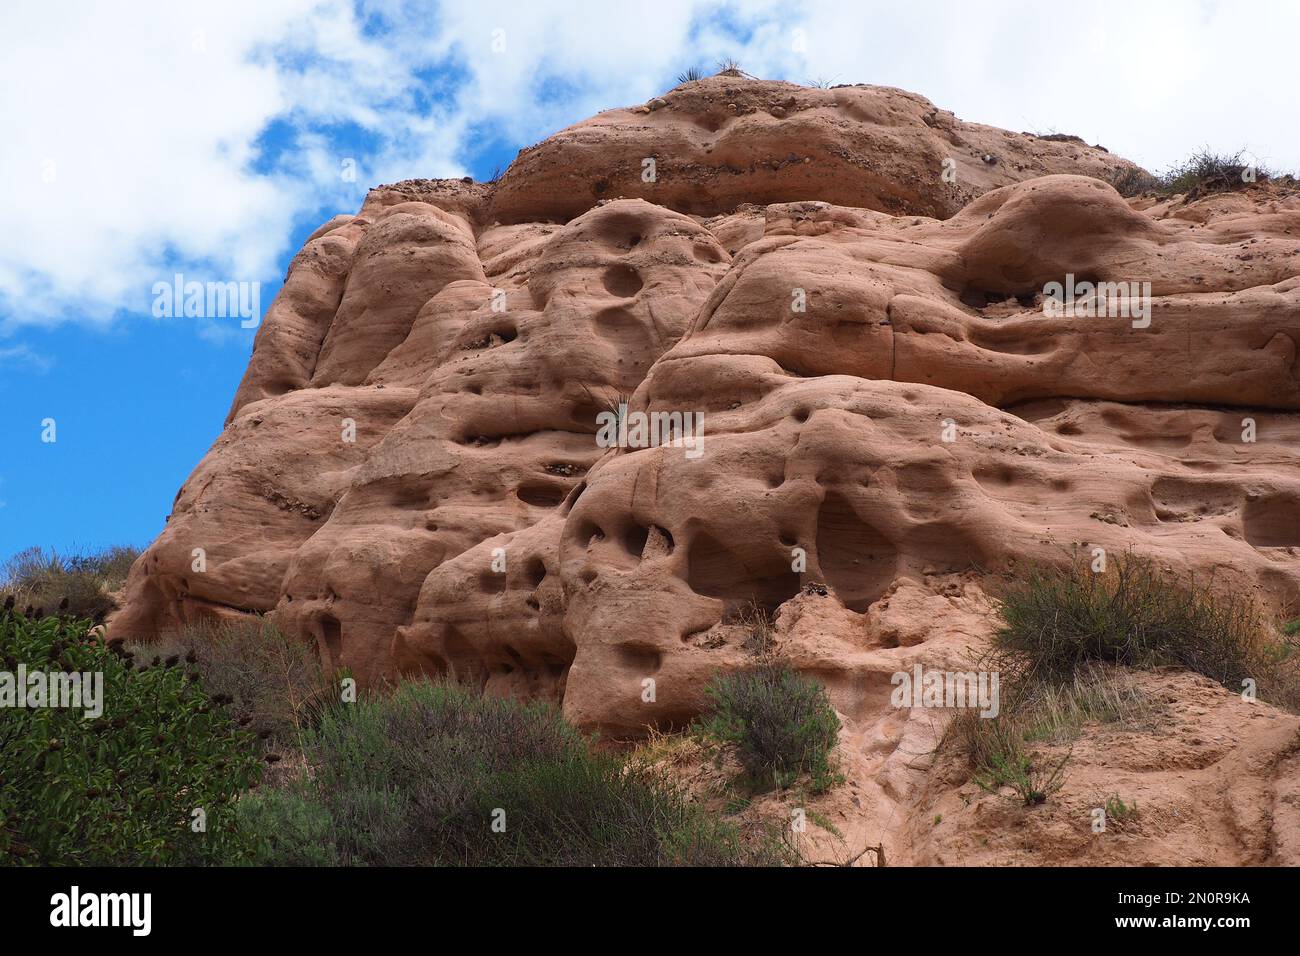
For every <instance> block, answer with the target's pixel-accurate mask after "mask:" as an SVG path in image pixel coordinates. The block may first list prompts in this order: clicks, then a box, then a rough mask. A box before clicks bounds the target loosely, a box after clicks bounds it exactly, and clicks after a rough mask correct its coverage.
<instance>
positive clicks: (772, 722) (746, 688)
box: [696, 663, 840, 793]
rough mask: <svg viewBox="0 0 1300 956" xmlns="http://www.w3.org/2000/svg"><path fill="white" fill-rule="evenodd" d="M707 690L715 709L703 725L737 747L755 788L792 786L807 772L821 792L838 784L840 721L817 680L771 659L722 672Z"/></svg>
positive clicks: (720, 740)
mask: <svg viewBox="0 0 1300 956" xmlns="http://www.w3.org/2000/svg"><path fill="white" fill-rule="evenodd" d="M705 693H706V694H707V695H708V697H709V701H710V704H711V708H710V712H709V713H708V714H707V715H706V716H705V717H704V718H703V719H701V720H700V721H699V722H697V725H696V726H697V729H698V730H699V732H701V733H702V734H703V735H704V736H705V737H706V738H709V739H712V740H714V741H716V742H718V743H722V744H728V745H732V746H734V747H735V748H736V753H737V756H738V757H739V758H740V762H741V765H742V766H743V767H744V768H745V772H746V775H747V778H748V780H747V782H748V783H749V785H750V786H751V787H753V788H754V789H756V790H764V789H771V788H772V787H777V788H782V787H788V786H790V784H791V783H793V782H794V781H795V779H796V778H797V777H798V776H799V775H800V774H802V773H808V774H810V775H811V777H812V790H813V792H815V793H819V792H821V791H824V790H827V789H829V788H830V787H831V786H833V785H834V784H835V782H836V777H835V774H834V772H833V771H832V768H831V751H832V750H834V749H835V743H836V740H837V739H838V738H839V732H840V720H839V717H837V716H836V714H835V708H833V707H832V706H831V704H830V701H829V700H828V699H827V698H826V691H825V689H824V688H823V687H822V685H821V684H819V683H817V681H815V680H812V679H810V678H807V677H804V676H803V675H801V674H799V673H798V672H797V671H795V670H794V669H793V668H791V667H790V666H789V665H788V664H784V663H771V664H763V665H760V666H758V667H755V668H753V669H750V670H745V671H740V672H738V673H734V674H727V675H723V676H720V677H717V678H715V679H714V680H713V682H712V683H711V684H710V685H709V686H708V687H707V688H706V690H705Z"/></svg>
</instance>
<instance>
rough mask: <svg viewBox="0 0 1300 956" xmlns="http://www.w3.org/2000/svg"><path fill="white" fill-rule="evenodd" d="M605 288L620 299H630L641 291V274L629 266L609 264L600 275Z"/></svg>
mask: <svg viewBox="0 0 1300 956" xmlns="http://www.w3.org/2000/svg"><path fill="white" fill-rule="evenodd" d="M601 282H602V283H603V284H604V286H605V289H606V290H607V291H608V292H609V293H610V294H611V295H616V296H618V297H619V298H621V299H630V298H632V296H634V295H636V294H637V293H638V292H640V291H641V286H642V284H643V283H642V282H641V276H640V274H638V273H637V271H636V270H635V269H633V268H632V267H631V266H625V265H617V266H610V267H609V268H608V269H606V270H605V273H604V275H602V276H601Z"/></svg>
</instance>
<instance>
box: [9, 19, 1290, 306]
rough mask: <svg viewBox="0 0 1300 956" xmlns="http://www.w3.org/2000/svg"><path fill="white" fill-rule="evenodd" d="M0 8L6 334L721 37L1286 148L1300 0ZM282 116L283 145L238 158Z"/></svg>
mask: <svg viewBox="0 0 1300 956" xmlns="http://www.w3.org/2000/svg"><path fill="white" fill-rule="evenodd" d="M5 25H6V28H7V29H6V33H7V36H8V42H7V43H6V44H5V45H4V47H3V49H0V76H3V78H4V82H3V83H0V116H3V117H4V119H5V136H6V141H5V144H4V148H3V149H0V208H3V209H5V211H6V213H7V220H8V221H7V223H6V226H7V228H6V229H5V230H4V231H3V232H0V332H3V331H4V330H5V329H6V328H8V329H9V330H10V331H12V329H13V328H14V327H15V326H17V325H22V324H26V323H49V322H52V321H57V320H61V319H80V320H85V321H101V322H102V321H106V320H108V319H109V318H110V317H111V316H112V314H113V312H114V311H115V310H118V309H123V308H125V309H129V310H135V311H139V312H147V309H148V302H149V289H150V286H151V285H152V283H153V282H154V281H156V280H158V279H160V278H167V277H168V276H169V275H170V273H171V271H172V269H173V268H180V269H182V270H183V271H185V272H186V273H187V274H190V273H197V272H200V271H204V272H206V273H207V274H209V275H212V276H213V277H214V278H221V279H231V280H249V281H255V280H261V281H267V280H269V279H273V278H275V277H277V276H278V275H279V274H280V272H281V268H282V264H283V262H284V261H285V259H286V258H287V256H288V255H289V254H290V253H291V251H292V250H289V249H288V248H287V243H288V241H289V235H290V231H291V227H292V224H293V221H294V218H295V216H301V215H304V214H310V213H312V212H314V211H316V210H318V209H321V208H325V209H326V210H327V211H328V212H331V213H332V212H334V211H341V210H348V209H353V208H355V207H356V205H357V204H358V203H359V201H360V198H361V195H362V189H363V187H364V186H365V185H367V184H371V183H375V182H382V181H392V180H396V179H402V178H408V177H418V176H451V175H460V174H461V173H462V172H464V168H463V164H464V163H465V162H466V160H467V157H468V151H469V150H472V149H473V147H474V145H475V143H476V142H478V141H479V138H480V137H481V136H482V135H483V134H484V131H485V130H486V131H488V132H489V133H491V134H494V135H496V136H498V137H502V138H505V139H507V140H513V141H517V142H520V143H521V144H522V143H530V142H533V141H535V140H536V139H538V138H540V137H541V136H544V135H546V134H547V133H549V132H550V131H552V130H554V129H556V128H558V127H560V126H563V125H566V124H568V123H571V122H575V121H577V120H579V119H581V118H583V117H584V116H586V115H588V114H590V113H593V112H596V111H597V110H600V109H606V108H609V107H613V106H619V105H625V104H628V103H633V102H640V101H643V100H645V99H646V98H648V97H649V96H652V95H654V94H655V93H656V92H659V91H660V90H661V89H662V87H663V86H664V84H665V81H670V80H671V77H672V76H673V75H675V74H676V73H677V72H679V71H680V70H682V69H685V68H686V67H688V66H691V65H699V66H702V67H706V68H709V67H712V65H713V63H714V62H715V61H716V60H717V59H718V58H719V57H722V56H734V57H735V58H737V59H738V60H739V61H740V62H741V65H742V66H743V67H744V68H745V69H746V70H748V71H749V72H751V73H754V74H756V75H760V76H785V77H787V78H789V79H792V80H796V81H805V80H809V79H813V78H827V79H831V80H833V81H835V82H843V83H851V82H871V83H880V84H885V85H892V86H901V87H905V88H907V89H912V90H915V91H916V92H919V93H921V94H923V95H925V96H927V97H929V98H930V99H931V100H933V101H934V102H935V103H937V104H938V105H940V106H942V107H945V108H948V109H952V110H954V111H955V112H957V113H958V114H959V115H961V116H962V117H963V118H964V119H967V120H973V121H977V122H985V123H991V124H995V125H1000V126H1006V127H1008V128H1011V129H1030V130H1040V131H1047V130H1057V131H1060V132H1068V133H1076V134H1078V135H1081V136H1083V137H1084V138H1085V139H1087V140H1088V141H1089V142H1100V143H1102V144H1104V145H1106V146H1107V147H1108V148H1110V149H1111V150H1113V151H1115V152H1118V153H1121V154H1124V155H1127V156H1129V157H1130V158H1133V159H1135V160H1137V161H1139V162H1141V163H1143V164H1145V165H1147V166H1148V167H1151V168H1156V169H1159V168H1163V167H1165V166H1168V165H1169V164H1171V163H1173V162H1175V161H1177V160H1178V159H1180V158H1182V157H1184V156H1186V155H1187V154H1189V153H1190V152H1192V151H1193V150H1195V149H1196V148H1198V147H1200V146H1202V145H1209V146H1211V147H1213V148H1216V149H1219V150H1233V149H1236V148H1238V147H1245V148H1248V149H1250V150H1251V151H1252V152H1253V153H1254V154H1255V155H1257V156H1258V157H1259V158H1261V159H1262V160H1264V161H1265V162H1266V163H1269V164H1271V165H1274V166H1277V167H1282V168H1284V169H1298V168H1300V128H1298V127H1297V126H1296V124H1295V123H1294V122H1293V121H1292V114H1293V113H1294V102H1295V89H1294V67H1293V62H1292V61H1293V54H1292V52H1291V51H1290V50H1289V49H1288V46H1289V44H1290V43H1291V42H1292V40H1291V38H1293V37H1294V36H1296V35H1298V34H1300V7H1297V6H1296V5H1294V4H1291V3H1287V2H1285V0H1282V2H1278V3H1277V4H1276V5H1273V4H1269V3H1266V2H1257V3H1254V4H1252V5H1250V6H1249V7H1247V8H1243V7H1242V6H1241V5H1240V4H1235V3H1231V2H1223V3H1211V2H1202V3H1199V4H1195V5H1192V4H1189V3H1187V2H1185V0H1163V2H1149V3H1133V2H1131V0H1123V2H1121V0H1096V2H1093V3H1091V4H1088V5H1087V6H1082V5H1080V6H1076V7H1074V8H1071V9H1069V10H1068V11H1067V10H1066V9H1065V8H1063V7H1062V6H1061V4H1060V3H1058V2H1046V0H1044V2H1042V3H1023V2H1022V3H1016V2H1007V3H1003V4H996V3H986V4H978V5H977V4H960V3H953V2H934V0H911V2H909V3H907V4H898V3H895V2H893V0H888V2H881V3H867V2H861V0H844V2H832V0H808V2H805V3H802V4H798V3H790V2H778V0H755V2H745V3H739V2H723V0H719V2H708V3H705V2H691V0H664V2H659V3H655V4H612V3H609V2H607V0H599V2H592V0H575V2H572V3H568V4H540V3H532V2H500V0H456V2H452V3H448V4H445V5H443V6H441V7H436V6H433V5H430V4H425V3H410V2H403V0H361V2H360V3H359V6H358V7H357V8H355V9H354V7H353V6H352V5H351V4H349V3H347V2H346V0H276V2H270V0H222V2H207V3H202V4H200V3H195V4H187V5H183V4H176V3H174V2H169V0H133V2H132V3H129V4H105V3H94V2H85V3H75V2H69V3H65V4H61V5H60V4H55V3H51V2H50V0H19V2H16V3H15V2H10V3H8V4H6V11H5ZM363 25H364V26H363ZM497 30H500V31H504V32H503V33H495V34H494V31H497ZM796 30H799V31H802V33H801V34H797V33H796V32H795V31H796ZM740 36H743V37H744V39H743V40H741V39H738V37H740ZM800 36H802V37H803V38H804V39H805V41H806V42H805V44H804V46H803V47H802V48H801V49H800V48H797V47H798V46H799V44H797V43H796V39H797V38H798V37H800ZM494 39H495V40H498V41H504V49H503V50H502V49H499V46H500V43H499V42H498V48H496V49H494V45H493V41H494ZM431 71H432V73H431ZM431 76H433V77H434V79H430V77H431ZM431 83H433V84H436V89H437V92H436V94H434V95H432V96H430V89H431V87H430V84H431ZM430 98H431V99H432V104H431V107H430V108H429V109H425V110H420V109H418V108H417V104H418V103H420V102H422V101H427V100H429V99H430ZM273 121H278V122H279V123H281V124H287V125H286V128H287V129H289V130H291V135H292V140H293V142H292V148H291V149H290V150H289V151H287V152H286V153H284V154H283V155H281V156H279V157H277V161H276V162H275V163H274V164H273V165H272V166H271V167H270V168H269V169H262V170H261V171H260V172H259V171H255V170H254V169H252V168H250V164H251V163H252V162H253V161H254V160H255V159H256V158H257V156H258V142H259V137H260V136H261V135H262V134H263V133H264V132H265V131H266V129H267V128H268V125H269V124H271V123H272V122H273ZM339 124H349V125H350V126H352V127H354V128H359V129H360V130H362V131H364V135H365V136H366V137H368V142H370V143H371V144H372V147H373V148H372V150H371V151H370V152H367V153H365V154H364V155H362V156H356V157H352V158H355V159H356V160H357V163H358V179H359V182H358V183H357V184H355V185H350V184H347V183H345V182H344V181H343V180H341V179H340V176H339V171H340V166H341V163H342V162H343V160H345V159H347V158H349V156H348V155H343V154H342V153H341V149H342V147H340V146H339V145H338V140H337V139H336V138H334V136H333V135H332V133H331V128H332V127H337V126H338V125H339ZM47 180H48V181H47Z"/></svg>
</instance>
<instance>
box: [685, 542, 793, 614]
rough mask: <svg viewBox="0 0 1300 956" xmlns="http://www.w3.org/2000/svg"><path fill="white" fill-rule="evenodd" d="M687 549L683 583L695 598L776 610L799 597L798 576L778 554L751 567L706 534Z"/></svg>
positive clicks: (750, 559) (769, 554)
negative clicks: (748, 604)
mask: <svg viewBox="0 0 1300 956" xmlns="http://www.w3.org/2000/svg"><path fill="white" fill-rule="evenodd" d="M687 548H688V550H687V572H686V583H687V584H688V585H690V588H691V590H692V591H694V592H695V593H696V594H703V595H704V596H705V597H712V598H720V599H722V600H724V601H733V602H744V601H754V602H756V603H759V604H763V605H766V606H770V607H776V606H778V605H780V604H782V603H784V602H785V601H788V600H790V598H792V597H794V596H795V595H796V594H798V593H799V575H798V574H796V573H795V572H794V571H792V570H791V569H790V560H789V559H788V558H787V557H785V556H784V555H783V554H782V553H781V552H779V551H774V552H771V553H768V554H765V555H763V556H762V557H761V558H760V559H759V561H760V562H761V563H759V564H757V565H756V566H755V565H754V563H753V562H754V559H753V557H752V556H751V557H750V558H749V559H748V563H747V561H746V560H742V559H741V557H740V556H739V555H738V554H736V553H735V552H734V551H732V550H731V549H729V548H728V547H727V546H726V545H725V544H723V543H722V542H721V541H719V540H717V539H716V538H714V537H713V536H712V535H710V534H709V533H708V532H700V533H698V534H696V535H695V536H694V537H693V538H692V539H691V541H690V543H689V544H688V546H687Z"/></svg>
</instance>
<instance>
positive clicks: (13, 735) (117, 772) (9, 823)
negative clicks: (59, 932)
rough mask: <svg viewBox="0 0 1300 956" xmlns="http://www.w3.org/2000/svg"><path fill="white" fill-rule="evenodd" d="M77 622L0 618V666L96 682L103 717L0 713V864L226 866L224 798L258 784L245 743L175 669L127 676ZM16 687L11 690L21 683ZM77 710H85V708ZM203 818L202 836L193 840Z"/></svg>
mask: <svg viewBox="0 0 1300 956" xmlns="http://www.w3.org/2000/svg"><path fill="white" fill-rule="evenodd" d="M89 626H90V624H89V622H88V621H74V620H67V619H64V620H60V619H57V618H49V617H47V618H44V619H42V620H39V621H33V620H28V619H26V618H24V617H23V616H21V615H18V614H15V613H13V612H12V611H10V610H9V609H7V608H6V609H5V610H0V659H2V666H0V669H2V670H4V671H5V672H7V674H9V675H13V678H11V679H13V680H16V676H17V673H18V669H19V667H20V665H23V666H25V668H26V670H27V672H28V673H33V672H40V673H42V674H53V673H69V674H70V673H80V674H85V673H91V674H102V681H103V684H102V696H101V698H100V702H101V704H102V708H103V710H102V713H101V714H99V715H98V716H94V715H93V714H92V715H91V716H89V717H88V716H87V715H86V710H87V709H93V708H89V707H88V706H83V707H77V708H62V707H49V706H43V707H33V708H26V707H23V708H20V707H11V706H8V705H6V707H5V708H4V709H3V710H0V767H2V768H3V773H2V774H0V861H4V862H18V863H31V864H37V865H100V866H103V865H133V864H172V863H176V864H190V863H203V862H214V861H219V860H239V859H242V858H244V857H246V856H247V846H246V844H245V843H244V841H243V835H242V834H241V833H240V832H239V830H238V827H237V822H236V817H235V813H234V807H233V804H234V801H235V798H236V796H237V795H238V794H239V793H241V792H242V791H243V790H245V789H246V788H247V787H249V786H250V785H252V784H253V783H254V782H255V781H256V780H257V779H258V776H259V770H260V766H261V764H260V761H259V759H258V756H257V751H258V747H257V746H256V738H255V737H254V736H253V735H252V734H249V733H247V732H245V731H243V730H241V729H239V727H238V726H237V725H236V724H235V723H234V721H233V720H231V718H230V716H229V715H228V714H227V713H226V711H225V710H224V708H223V707H222V706H221V699H217V698H213V697H209V696H208V694H207V693H206V692H205V691H204V690H203V689H202V687H201V685H200V684H199V683H198V681H197V675H196V674H194V673H193V672H192V671H188V670H187V669H186V668H185V667H183V666H181V664H180V662H179V661H178V662H176V664H175V665H172V666H167V665H159V666H156V667H154V666H147V667H138V666H136V664H135V661H134V659H133V657H132V656H131V654H130V653H129V652H127V651H125V650H123V649H122V647H121V645H120V644H112V645H105V644H104V643H103V641H102V640H100V639H98V638H97V637H92V636H90V635H89V634H88V633H87V629H88V628H89ZM20 690H22V689H21V688H20ZM83 703H86V704H89V702H88V701H83ZM195 810H202V811H203V813H204V815H205V817H206V818H205V819H204V820H203V821H202V823H203V827H204V828H205V829H204V830H203V832H195V829H196V827H198V826H199V820H200V818H199V817H196V816H195V814H194V811H195Z"/></svg>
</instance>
